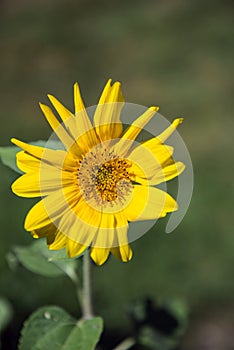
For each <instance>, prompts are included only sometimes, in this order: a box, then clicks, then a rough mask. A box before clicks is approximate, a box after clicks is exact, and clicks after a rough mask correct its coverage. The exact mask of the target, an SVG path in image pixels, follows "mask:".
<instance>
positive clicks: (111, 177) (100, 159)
mask: <svg viewBox="0 0 234 350" xmlns="http://www.w3.org/2000/svg"><path fill="white" fill-rule="evenodd" d="M130 167H131V162H130V161H128V160H127V159H124V158H119V157H118V156H116V155H115V154H114V153H113V152H112V151H109V150H107V149H105V148H102V147H100V146H99V147H96V148H95V150H92V151H90V152H89V153H88V154H86V155H85V157H84V158H83V160H82V161H81V163H80V167H79V170H78V184H79V187H80V189H81V191H82V194H83V195H84V198H85V200H87V201H89V202H90V201H91V202H92V203H93V205H95V206H99V205H102V206H103V207H105V206H107V205H111V206H112V205H114V204H116V203H117V202H118V204H121V203H123V202H124V200H125V197H126V195H128V194H129V193H130V192H131V191H132V189H133V185H132V181H131V174H130V172H129V170H130Z"/></svg>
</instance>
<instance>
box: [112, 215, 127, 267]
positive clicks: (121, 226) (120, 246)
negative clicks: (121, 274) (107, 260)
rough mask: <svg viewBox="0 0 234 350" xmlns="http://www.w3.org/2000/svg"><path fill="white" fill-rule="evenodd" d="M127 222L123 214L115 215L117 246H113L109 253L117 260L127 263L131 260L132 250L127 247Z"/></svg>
mask: <svg viewBox="0 0 234 350" xmlns="http://www.w3.org/2000/svg"><path fill="white" fill-rule="evenodd" d="M127 232H128V221H127V218H126V216H125V215H124V213H123V212H120V213H118V214H115V235H116V237H117V242H118V243H117V244H115V246H114V245H113V248H112V249H111V252H112V254H113V255H115V256H116V257H117V258H118V259H120V260H122V261H123V262H127V261H129V260H131V258H132V249H131V247H130V246H129V245H128V235H127Z"/></svg>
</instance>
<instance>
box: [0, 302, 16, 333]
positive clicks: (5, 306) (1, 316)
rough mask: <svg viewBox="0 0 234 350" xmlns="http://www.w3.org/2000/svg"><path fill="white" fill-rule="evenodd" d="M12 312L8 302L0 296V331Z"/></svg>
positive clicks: (8, 320)
mask: <svg viewBox="0 0 234 350" xmlns="http://www.w3.org/2000/svg"><path fill="white" fill-rule="evenodd" d="M12 314H13V311H12V307H11V305H10V303H9V302H8V301H7V300H6V299H4V298H0V332H1V331H2V330H3V329H4V328H5V327H6V326H7V324H8V323H9V322H10V320H11V318H12Z"/></svg>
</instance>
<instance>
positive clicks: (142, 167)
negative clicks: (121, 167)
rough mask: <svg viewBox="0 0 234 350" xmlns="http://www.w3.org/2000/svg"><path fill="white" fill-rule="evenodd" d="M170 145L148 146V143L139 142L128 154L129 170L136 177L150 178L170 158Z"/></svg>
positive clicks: (159, 170) (171, 149) (171, 150)
mask: <svg viewBox="0 0 234 350" xmlns="http://www.w3.org/2000/svg"><path fill="white" fill-rule="evenodd" d="M172 152H173V148H172V147H169V146H168V147H167V146H164V145H158V146H157V147H154V148H153V147H152V148H150V147H149V144H147V143H146V144H145V143H144V144H140V145H138V146H137V147H135V148H134V150H133V151H132V152H131V153H130V154H129V155H128V157H127V159H128V160H130V162H131V164H132V167H131V169H130V171H131V172H132V173H133V174H135V175H136V176H137V177H142V178H145V179H147V180H150V179H151V178H152V177H153V176H154V175H155V174H156V173H157V172H161V169H162V167H163V164H164V163H165V162H167V161H168V159H171V158H170V157H171V154H172Z"/></svg>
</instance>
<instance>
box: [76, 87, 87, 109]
mask: <svg viewBox="0 0 234 350" xmlns="http://www.w3.org/2000/svg"><path fill="white" fill-rule="evenodd" d="M74 105H75V114H77V113H79V112H80V111H84V110H85V106H84V102H83V100H82V97H81V94H80V88H79V85H78V83H75V84H74Z"/></svg>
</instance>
